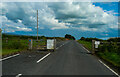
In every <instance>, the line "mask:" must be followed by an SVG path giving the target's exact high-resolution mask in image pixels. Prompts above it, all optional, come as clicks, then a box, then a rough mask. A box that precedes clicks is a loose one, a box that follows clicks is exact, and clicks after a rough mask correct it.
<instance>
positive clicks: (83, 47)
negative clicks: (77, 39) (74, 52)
mask: <svg viewBox="0 0 120 77" xmlns="http://www.w3.org/2000/svg"><path fill="white" fill-rule="evenodd" d="M82 47H83V46H82ZM83 48H84V49H85V50H86V51H87V52H88V53H90V51H88V50H87V49H86V48H85V47H83Z"/></svg>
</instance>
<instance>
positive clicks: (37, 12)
mask: <svg viewBox="0 0 120 77" xmlns="http://www.w3.org/2000/svg"><path fill="white" fill-rule="evenodd" d="M37 41H38V10H37Z"/></svg>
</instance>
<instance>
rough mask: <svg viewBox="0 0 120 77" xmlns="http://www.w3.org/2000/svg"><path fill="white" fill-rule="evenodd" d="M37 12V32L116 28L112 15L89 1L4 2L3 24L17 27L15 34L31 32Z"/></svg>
mask: <svg viewBox="0 0 120 77" xmlns="http://www.w3.org/2000/svg"><path fill="white" fill-rule="evenodd" d="M37 9H38V10H39V13H38V15H39V26H40V27H39V29H46V28H47V29H52V30H54V29H77V30H83V31H106V30H107V29H108V28H112V29H117V28H118V27H117V25H116V22H117V19H116V17H115V16H113V15H112V14H111V13H108V11H107V12H106V11H104V10H103V9H102V8H100V7H98V6H97V7H96V6H95V5H93V4H92V3H90V2H78V3H76V2H70V3H68V2H66V3H60V2H58V3H42V2H41V3H3V4H2V11H3V13H4V15H3V16H1V17H2V20H3V25H4V24H6V23H7V24H9V25H10V26H11V27H13V26H17V27H16V28H15V27H13V29H16V30H17V31H20V30H21V31H32V29H36V25H37V24H36V22H37V21H36V20H37V19H36V18H37V17H36V10H37ZM109 12H111V11H109ZM11 24H12V25H11Z"/></svg>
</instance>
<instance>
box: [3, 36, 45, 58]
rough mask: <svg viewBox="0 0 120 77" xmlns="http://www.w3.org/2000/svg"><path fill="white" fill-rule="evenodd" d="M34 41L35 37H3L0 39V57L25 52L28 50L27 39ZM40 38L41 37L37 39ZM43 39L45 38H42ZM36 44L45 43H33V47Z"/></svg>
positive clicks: (41, 43)
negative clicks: (0, 46)
mask: <svg viewBox="0 0 120 77" xmlns="http://www.w3.org/2000/svg"><path fill="white" fill-rule="evenodd" d="M30 38H31V39H33V40H35V39H36V37H35V36H17V35H5V34H3V37H2V56H4V55H11V54H15V53H18V52H22V51H26V50H27V49H28V48H29V39H30ZM39 38H41V37H39ZM43 39H45V37H43ZM38 44H40V45H43V44H45V41H42V42H41V41H39V42H36V41H33V47H36V46H37V45H38Z"/></svg>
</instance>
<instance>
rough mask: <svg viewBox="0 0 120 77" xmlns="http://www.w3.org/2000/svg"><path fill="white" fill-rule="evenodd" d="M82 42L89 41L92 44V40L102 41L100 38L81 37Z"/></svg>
mask: <svg viewBox="0 0 120 77" xmlns="http://www.w3.org/2000/svg"><path fill="white" fill-rule="evenodd" d="M80 40H83V41H88V42H91V41H92V40H97V41H102V39H98V38H85V37H81V38H80Z"/></svg>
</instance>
